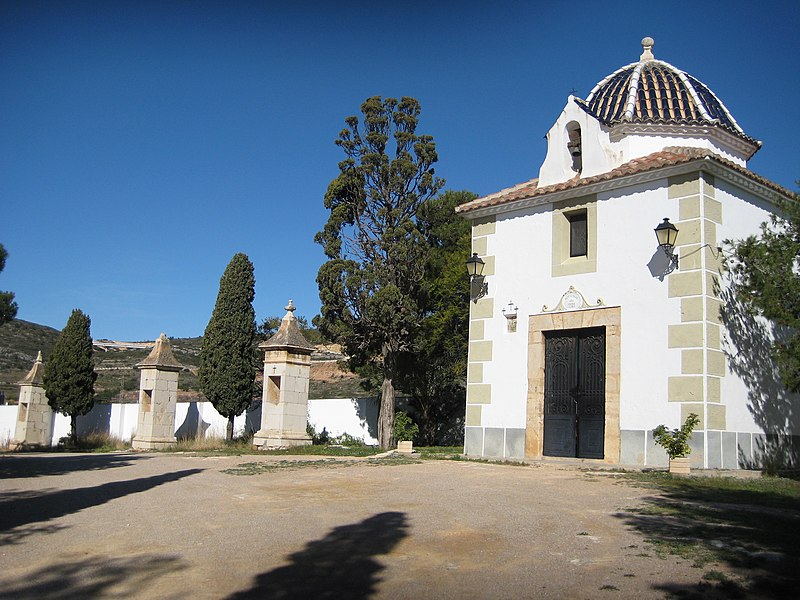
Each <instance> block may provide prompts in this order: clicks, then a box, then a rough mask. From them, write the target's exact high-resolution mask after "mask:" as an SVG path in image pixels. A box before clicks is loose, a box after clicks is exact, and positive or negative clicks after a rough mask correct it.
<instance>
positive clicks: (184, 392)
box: [0, 319, 375, 403]
mask: <svg viewBox="0 0 800 600" xmlns="http://www.w3.org/2000/svg"><path fill="white" fill-rule="evenodd" d="M59 334H60V332H59V331H58V330H56V329H53V328H52V327H46V326H44V325H38V324H36V323H30V322H28V321H23V320H21V319H15V320H13V321H11V322H10V323H6V324H5V325H2V326H0V392H4V393H5V398H6V402H10V403H16V402H17V399H18V398H19V385H17V382H19V381H20V380H21V379H22V378H23V377H25V375H26V374H27V373H28V371H29V370H30V368H31V366H32V365H33V362H34V361H35V360H36V354H37V352H38V351H39V350H41V351H42V355H43V356H44V360H45V362H46V361H47V359H48V357H49V356H50V353H51V352H52V351H53V347H54V346H55V343H56V340H57V339H58V336H59ZM202 340H203V338H202V337H194V338H171V339H170V342H171V344H172V350H173V352H174V353H175V358H177V359H178V360H179V361H180V362H181V363H182V364H184V365H186V367H187V368H188V369H187V370H185V371H183V372H181V374H180V376H179V378H178V387H179V392H178V394H179V398H180V399H181V400H194V399H202V395H201V393H200V389H199V384H198V381H197V367H198V366H199V365H200V346H201V344H202ZM119 345H120V343H119V342H115V341H112V340H96V345H95V351H94V358H95V365H96V370H97V375H98V377H97V383H95V392H96V395H97V399H98V401H100V402H120V401H122V402H136V401H137V400H138V390H139V373H138V371H137V370H136V369H135V368H134V365H135V364H136V363H138V362H139V361H141V360H142V359H144V358H145V357H146V356H147V354H148V353H149V352H150V349H149V348H148V347H141V344H128V343H127V342H122V343H121V345H123V346H130V347H123V348H117V347H118V346H119ZM343 360H345V357H344V356H342V355H341V354H340V353H339V352H338V349H337V348H335V347H324V346H320V347H318V351H316V352H315V353H314V355H313V356H312V363H311V381H310V384H309V397H310V398H353V397H356V396H367V395H370V394H369V393H368V392H366V391H365V390H364V389H363V388H362V387H361V385H360V378H359V377H358V376H357V375H355V374H353V373H350V372H349V371H348V370H347V369H346V368H342V366H341V365H342V361H343ZM374 393H375V392H374V391H373V394H374Z"/></svg>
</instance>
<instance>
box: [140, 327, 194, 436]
mask: <svg viewBox="0 0 800 600" xmlns="http://www.w3.org/2000/svg"><path fill="white" fill-rule="evenodd" d="M136 368H137V369H139V371H140V372H141V376H140V380H139V418H138V420H137V427H136V435H135V436H134V438H133V447H134V449H136V450H152V449H155V448H166V447H168V446H172V445H173V444H175V443H176V442H177V440H176V439H175V405H176V404H177V401H178V372H179V371H181V369H183V365H182V364H181V363H179V362H178V361H177V360H176V359H175V355H174V354H172V347H171V346H170V344H169V340H168V339H167V336H166V335H164V334H163V333H162V334H161V335H160V336H159V338H158V339H157V340H156V344H155V346H154V347H153V350H152V351H151V352H150V354H149V355H148V356H147V358H145V359H144V360H143V361H142V362H140V363H138V364H137V365H136Z"/></svg>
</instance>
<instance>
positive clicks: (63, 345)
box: [44, 308, 97, 444]
mask: <svg viewBox="0 0 800 600" xmlns="http://www.w3.org/2000/svg"><path fill="white" fill-rule="evenodd" d="M91 324H92V322H91V320H90V319H89V316H88V315H85V314H84V313H83V312H81V311H80V310H78V309H77V308H76V309H75V310H73V311H72V314H71V315H70V317H69V320H68V321H67V325H66V327H64V329H63V330H62V331H61V335H60V336H58V340H56V345H55V347H54V348H53V353H52V354H51V355H50V358H49V360H48V361H47V362H46V363H45V366H44V390H45V395H46V396H47V402H48V404H50V406H51V407H52V408H53V410H55V411H57V412H60V413H61V414H64V415H68V416H69V418H70V437H71V438H72V442H73V444H74V443H76V442H77V441H78V427H77V423H78V416H80V415H85V414H86V413H88V412H89V411H90V410H92V407H93V406H94V382H95V380H96V379H97V373H96V372H95V370H94V358H93V357H92V335H91V333H90V331H89V329H90V327H91Z"/></svg>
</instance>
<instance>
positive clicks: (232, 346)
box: [198, 252, 256, 440]
mask: <svg viewBox="0 0 800 600" xmlns="http://www.w3.org/2000/svg"><path fill="white" fill-rule="evenodd" d="M253 298H255V277H254V275H253V264H252V263H251V262H250V259H249V258H248V257H247V255H246V254H242V253H241V252H240V253H238V254H236V255H235V256H234V257H233V258H232V259H231V262H230V263H229V264H228V266H227V268H226V269H225V272H224V273H223V274H222V278H221V279H220V280H219V293H218V294H217V303H216V305H215V306H214V312H213V313H212V314H211V320H210V321H209V322H208V325H207V326H206V330H205V333H204V334H203V343H202V345H201V347H200V368H199V370H198V377H199V380H200V389H201V390H202V391H203V393H204V394H205V396H206V398H208V399H209V401H211V403H212V404H213V405H214V408H216V409H217V412H218V413H219V414H221V415H222V416H223V417H226V418H227V419H228V427H227V432H226V437H227V439H228V440H231V439H233V419H234V417H236V416H237V415H240V414H242V412H244V411H245V409H247V407H248V406H249V405H250V402H252V400H253V396H254V394H255V391H256V386H255V379H256V372H255V369H254V368H253V365H254V347H253V340H254V339H255V335H256V318H255V311H254V310H253Z"/></svg>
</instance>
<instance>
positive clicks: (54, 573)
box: [0, 554, 187, 600]
mask: <svg viewBox="0 0 800 600" xmlns="http://www.w3.org/2000/svg"><path fill="white" fill-rule="evenodd" d="M186 566H187V565H186V564H185V563H184V562H183V561H181V559H180V558H178V557H177V556H170V555H158V554H145V555H139V556H129V557H108V556H99V557H91V558H87V559H83V560H69V561H64V562H59V563H55V564H50V565H48V566H46V567H44V568H42V569H39V570H38V571H36V572H34V573H27V574H25V575H24V576H21V577H19V578H17V579H14V580H8V579H0V590H2V591H0V598H8V599H9V600H10V599H12V598H13V599H14V600H27V599H31V600H34V599H37V600H39V599H41V600H55V599H62V598H63V599H66V598H98V597H114V598H139V597H141V596H142V594H143V592H144V591H145V590H146V589H147V587H148V586H149V585H150V584H152V582H153V581H154V580H155V579H156V578H158V577H162V576H164V575H167V574H169V573H173V572H175V571H179V570H182V569H185V568H186Z"/></svg>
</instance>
